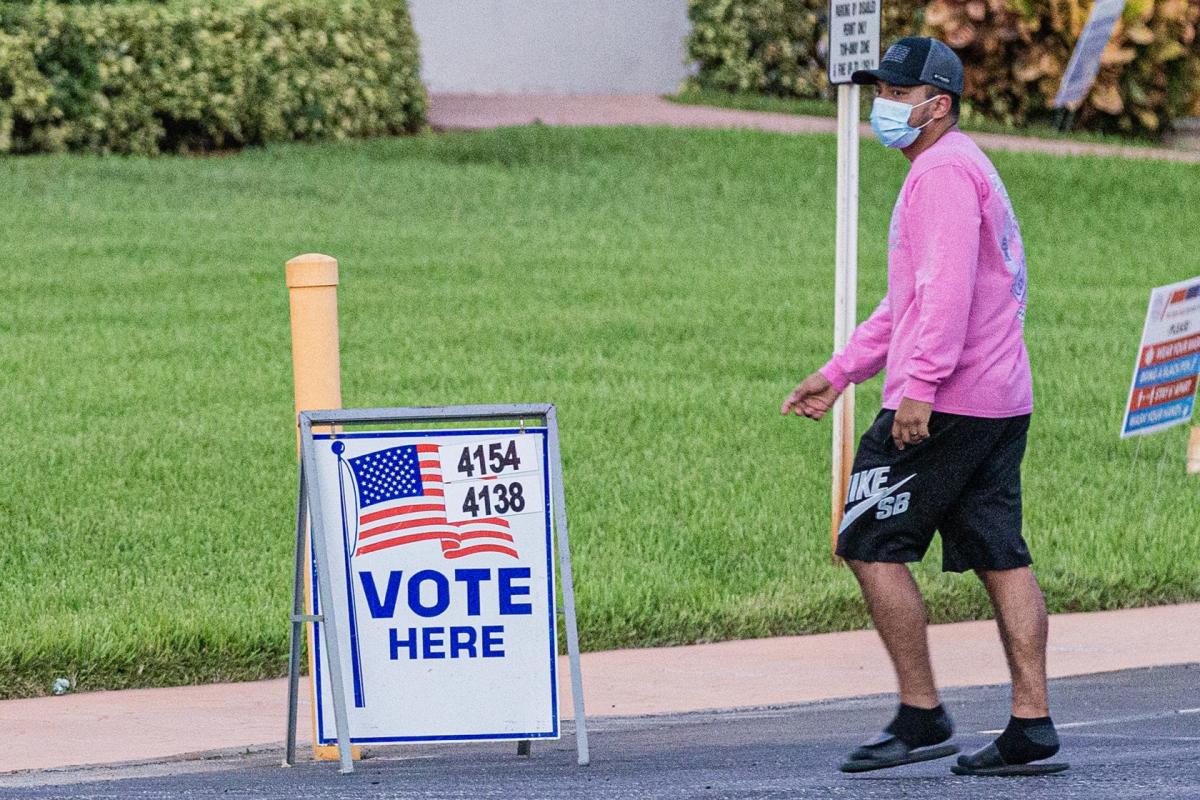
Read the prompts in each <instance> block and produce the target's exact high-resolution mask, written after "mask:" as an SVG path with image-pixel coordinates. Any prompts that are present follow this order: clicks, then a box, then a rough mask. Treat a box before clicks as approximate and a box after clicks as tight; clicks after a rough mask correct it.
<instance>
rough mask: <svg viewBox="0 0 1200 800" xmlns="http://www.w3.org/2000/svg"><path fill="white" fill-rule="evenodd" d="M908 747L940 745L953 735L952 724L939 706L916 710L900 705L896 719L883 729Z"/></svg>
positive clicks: (915, 708) (914, 707)
mask: <svg viewBox="0 0 1200 800" xmlns="http://www.w3.org/2000/svg"><path fill="white" fill-rule="evenodd" d="M884 730H886V731H887V732H888V733H890V734H892V735H893V736H895V737H896V738H898V739H899V740H900V741H902V742H904V743H905V744H906V745H908V746H909V747H929V746H930V745H934V744H940V743H942V742H944V741H946V740H947V739H949V738H950V737H951V736H952V735H953V734H954V722H953V721H952V720H951V719H950V715H949V714H947V713H946V711H945V709H943V708H942V707H941V706H940V705H939V706H938V707H937V708H917V707H916V706H908V705H905V704H904V703H901V704H900V710H899V711H897V712H896V718H895V719H893V720H892V721H891V723H890V724H889V725H888V726H887V727H886V728H885V729H884Z"/></svg>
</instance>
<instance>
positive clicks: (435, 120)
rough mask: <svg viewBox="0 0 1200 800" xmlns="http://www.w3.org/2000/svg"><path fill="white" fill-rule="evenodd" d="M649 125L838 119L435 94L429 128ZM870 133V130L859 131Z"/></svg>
mask: <svg viewBox="0 0 1200 800" xmlns="http://www.w3.org/2000/svg"><path fill="white" fill-rule="evenodd" d="M534 122H541V123H542V124H544V125H565V126H580V125H600V126H603V125H648V126H667V127H673V128H752V129H755V130H762V131H773V132H775V133H835V132H836V131H837V120H835V119H833V118H831V117H806V116H800V115H796V114H781V113H774V112H767V111H737V110H733V109H725V108H713V107H711V106H695V105H685V104H682V103H673V102H671V101H670V100H666V99H664V98H662V97H657V96H654V95H469V94H434V95H432V96H431V97H430V99H429V124H430V125H431V126H432V127H433V128H434V129H435V130H479V129H483V128H497V127H503V126H509V125H529V124H532V123H534ZM860 130H861V132H862V135H863V136H864V137H869V136H871V131H870V128H869V126H867V125H862V126H861V128H860ZM969 135H970V136H971V138H972V139H974V140H975V141H976V142H977V143H978V144H979V146H980V147H982V148H984V149H986V150H1009V151H1015V152H1037V153H1050V154H1054V155H1076V156H1080V155H1089V156H1116V157H1120V158H1131V159H1154V160H1159V161H1179V162H1185V163H1193V164H1197V163H1200V152H1196V151H1187V150H1169V149H1166V148H1160V147H1129V146H1123V145H1114V144H1099V143H1092V142H1073V141H1059V140H1050V139H1038V138H1035V137H1031V136H1006V135H1003V134H993V133H970V132H969Z"/></svg>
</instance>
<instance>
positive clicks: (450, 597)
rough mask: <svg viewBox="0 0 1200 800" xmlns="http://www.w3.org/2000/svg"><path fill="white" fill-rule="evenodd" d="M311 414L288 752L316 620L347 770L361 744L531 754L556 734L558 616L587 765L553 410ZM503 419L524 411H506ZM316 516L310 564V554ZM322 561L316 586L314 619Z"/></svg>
mask: <svg viewBox="0 0 1200 800" xmlns="http://www.w3.org/2000/svg"><path fill="white" fill-rule="evenodd" d="M299 420H300V434H301V449H302V455H303V457H302V477H301V483H300V487H299V492H298V503H297V521H296V558H297V561H296V573H295V579H294V580H295V585H294V594H293V613H292V617H291V619H292V652H291V659H290V664H289V674H288V681H289V682H288V689H289V691H288V730H287V760H286V762H285V763H289V764H290V763H292V761H293V760H294V756H295V737H296V703H297V698H298V687H299V666H300V657H299V643H300V641H301V638H302V634H303V630H302V626H303V624H304V623H306V622H308V623H311V624H313V625H314V627H315V628H316V629H317V635H316V636H315V637H314V638H315V639H316V650H317V653H316V657H315V658H314V663H315V664H316V671H315V674H314V676H313V680H314V685H315V696H316V698H317V701H316V702H317V718H318V724H317V737H318V741H319V743H332V742H336V743H337V746H338V749H339V753H340V755H341V762H342V766H341V771H342V772H351V771H353V768H354V767H353V761H352V759H351V753H350V747H351V743H354V744H367V743H393V742H397V743H398V742H432V741H481V740H505V739H507V740H515V741H517V742H518V753H519V754H522V755H528V754H529V751H530V740H532V739H535V738H558V736H559V711H558V695H557V677H556V675H557V658H558V637H557V629H558V616H559V615H560V614H561V616H562V618H563V619H562V623H563V624H564V625H565V634H566V637H565V638H566V643H567V651H568V659H569V663H570V669H571V691H572V698H573V701H574V708H575V739H576V747H577V751H578V763H579V764H580V765H586V764H587V763H588V762H589V760H590V757H589V752H588V742H587V719H586V715H585V712H584V705H583V703H584V700H583V679H582V675H581V672H580V660H579V637H578V633H577V626H576V620H575V597H574V586H573V578H572V573H571V558H570V550H569V539H568V535H567V517H566V504H565V499H564V497H563V489H562V459H561V455H560V451H559V442H558V424H557V419H556V416H555V410H554V406H552V405H549V404H537V405H495V406H451V407H445V408H395V409H356V410H346V411H318V412H303V413H301V414H300V415H299ZM528 420H532V421H536V422H537V423H539V425H538V426H537V427H527V426H526V421H528ZM504 421H511V422H512V423H516V424H515V425H513V426H510V427H502V426H499V425H497V424H496V423H501V422H504ZM464 422H466V423H476V422H478V423H489V424H485V425H482V426H479V427H475V426H472V427H463V426H461V425H459V424H458V423H464ZM432 423H451V424H450V425H449V426H448V427H443V428H439V429H433V428H431V427H429V426H430V424H432ZM393 425H397V426H400V427H398V428H397V429H389V430H380V428H381V426H393ZM314 426H318V427H321V426H327V429H329V430H332V431H333V432H331V433H314V432H313V427H314ZM328 426H333V427H332V428H329V427H328ZM414 426H415V427H414ZM306 524H307V527H308V529H309V530H310V531H311V536H312V552H313V556H314V558H313V562H314V563H312V564H306V563H305V561H304V556H303V553H304V530H305V527H306ZM552 532H553V534H554V536H553V537H552ZM555 539H556V540H557V549H558V584H557V585H558V588H559V589H560V590H561V592H562V600H563V608H562V609H561V610H559V609H557V608H556V605H557V604H556V602H555V581H554V578H555V575H554V572H555V570H554V562H553V556H554V553H553V551H554V549H555V544H554V541H555ZM309 569H311V570H312V571H313V572H314V573H315V577H314V583H315V584H316V585H317V588H318V591H317V593H316V598H314V601H313V608H312V609H311V613H309V614H305V613H303V606H302V598H303V594H302V592H303V579H302V576H303V574H304V573H305V571H306V570H309ZM330 709H332V712H333V713H332V720H331V719H330V716H331V715H330V714H329V713H328V712H329V710H330ZM331 721H332V725H330V722H331Z"/></svg>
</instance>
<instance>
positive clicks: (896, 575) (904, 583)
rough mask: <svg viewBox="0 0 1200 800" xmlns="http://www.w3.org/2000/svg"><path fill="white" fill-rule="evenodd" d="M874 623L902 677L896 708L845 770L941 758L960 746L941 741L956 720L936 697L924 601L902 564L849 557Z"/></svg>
mask: <svg viewBox="0 0 1200 800" xmlns="http://www.w3.org/2000/svg"><path fill="white" fill-rule="evenodd" d="M848 563H849V564H850V568H851V569H852V570H853V571H854V575H855V577H857V578H858V583H859V585H860V586H861V587H862V592H863V597H865V598H866V600H867V608H868V609H869V610H870V612H871V619H872V620H874V621H875V629H876V630H877V631H879V638H881V639H882V640H883V645H884V647H886V648H887V651H888V655H889V656H891V659H892V665H893V666H894V667H895V669H896V677H897V678H898V679H899V682H900V708H899V709H897V710H896V716H895V718H894V719H893V720H892V721H891V722H890V723H889V724H888V726H887V727H886V728H884V729H883V733H881V734H880V735H879V736H878V737H876V738H875V739H874V740H872V741H870V742H867V743H866V744H864V745H862V746H861V747H859V748H858V749H856V750H855V751H854V752H852V753H851V754H850V756H849V758H847V760H846V761H844V762H843V763H842V766H841V769H842V771H843V772H862V771H865V770H868V769H884V768H886V767H898V766H900V765H902V764H912V763H914V762H917V761H927V760H929V759H933V758H943V757H945V756H949V755H953V754H954V753H957V752H958V746H957V745H953V744H946V743H945V742H946V741H947V740H948V739H949V738H950V737H951V736H952V735H954V722H953V721H952V720H951V719H950V715H949V714H947V713H946V711H945V709H943V708H942V706H941V703H939V702H938V693H937V687H936V686H934V683H933V669H932V668H931V667H930V665H929V645H928V643H927V642H926V639H925V623H926V615H925V601H924V600H922V598H921V592H920V590H919V589H917V583H916V581H914V580H913V577H912V573H910V572H909V571H908V566H907V565H905V564H890V563H885V562H874V561H855V560H848Z"/></svg>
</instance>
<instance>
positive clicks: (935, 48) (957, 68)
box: [850, 36, 963, 95]
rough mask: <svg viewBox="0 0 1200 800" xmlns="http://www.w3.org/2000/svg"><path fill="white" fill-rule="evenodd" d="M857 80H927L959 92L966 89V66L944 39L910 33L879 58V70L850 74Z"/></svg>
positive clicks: (916, 83)
mask: <svg viewBox="0 0 1200 800" xmlns="http://www.w3.org/2000/svg"><path fill="white" fill-rule="evenodd" d="M850 80H852V81H854V82H855V83H861V84H872V83H875V82H876V81H884V82H885V83H892V84H895V85H896V86H919V85H921V84H923V83H927V84H929V85H930V86H936V87H937V88H939V89H945V90H946V91H947V92H951V93H953V94H956V95H961V94H962V91H963V66H962V62H961V61H959V59H958V56H957V55H955V53H954V51H953V50H951V49H950V47H949V46H948V45H946V44H945V43H944V42H939V41H938V40H937V39H930V38H928V37H926V36H906V37H905V38H903V39H901V40H900V41H898V42H896V43H895V44H893V45H892V46H891V47H889V48H888V49H887V52H886V53H884V54H883V58H881V59H879V68H878V69H860V70H858V71H857V72H855V73H854V74H853V75H851V76H850Z"/></svg>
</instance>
